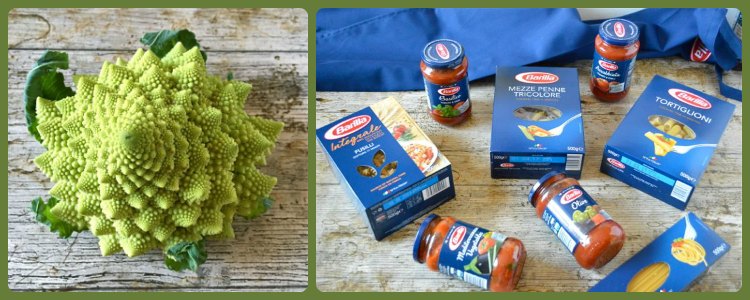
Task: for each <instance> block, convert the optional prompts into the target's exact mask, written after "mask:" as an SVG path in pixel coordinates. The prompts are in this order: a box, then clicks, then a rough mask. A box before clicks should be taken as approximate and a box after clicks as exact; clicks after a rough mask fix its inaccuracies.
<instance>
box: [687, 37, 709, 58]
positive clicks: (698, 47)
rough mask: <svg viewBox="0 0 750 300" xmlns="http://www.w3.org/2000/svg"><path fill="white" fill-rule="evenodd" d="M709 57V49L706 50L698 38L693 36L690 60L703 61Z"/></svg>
mask: <svg viewBox="0 0 750 300" xmlns="http://www.w3.org/2000/svg"><path fill="white" fill-rule="evenodd" d="M709 57H711V50H708V48H707V47H706V45H704V44H703V42H702V41H701V39H700V38H695V41H693V48H692V49H691V50H690V60H692V61H696V62H705V61H707V60H708V58H709Z"/></svg>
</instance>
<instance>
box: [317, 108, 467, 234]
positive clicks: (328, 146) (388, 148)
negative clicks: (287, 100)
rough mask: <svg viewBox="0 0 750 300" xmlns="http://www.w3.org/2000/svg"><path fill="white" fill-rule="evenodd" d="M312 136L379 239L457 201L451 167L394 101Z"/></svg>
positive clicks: (323, 129) (338, 121)
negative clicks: (437, 208)
mask: <svg viewBox="0 0 750 300" xmlns="http://www.w3.org/2000/svg"><path fill="white" fill-rule="evenodd" d="M316 135H317V140H318V144H319V145H320V147H321V148H322V149H323V152H324V153H325V154H326V157H327V158H328V161H329V162H330V164H331V168H332V169H333V171H334V172H335V173H336V176H337V177H338V178H339V180H340V181H341V184H342V185H343V186H344V188H345V189H346V191H347V193H348V194H349V196H350V197H351V199H352V200H353V202H354V205H355V206H356V207H357V209H358V210H359V212H360V213H361V214H362V215H363V217H364V218H365V220H366V222H367V224H369V227H370V229H371V231H372V233H373V234H374V235H375V238H376V239H377V240H381V239H383V238H385V237H386V236H388V235H390V234H391V233H393V232H395V231H396V230H398V229H399V228H401V227H404V226H405V225H406V224H409V223H410V222H412V221H413V220H415V219H417V218H419V217H420V216H422V215H424V214H425V213H427V212H429V211H431V210H432V209H434V208H435V207H437V206H439V205H440V204H442V203H444V202H445V201H448V200H450V199H453V198H454V197H455V196H456V192H455V190H454V186H453V173H452V172H451V164H450V162H449V161H448V159H446V158H445V156H443V154H442V153H440V151H439V150H438V149H437V147H436V146H435V144H433V143H432V141H430V139H429V138H428V137H427V135H426V134H425V133H424V132H423V131H422V130H421V129H420V128H419V127H418V126H417V124H416V123H415V122H414V120H413V119H412V118H411V117H410V116H409V114H408V113H407V112H406V111H405V110H404V109H403V107H402V106H401V105H400V104H399V103H398V101H396V100H395V99H394V98H387V99H385V100H383V101H380V102H378V103H376V104H373V105H371V106H369V107H366V108H364V109H362V110H360V111H358V112H355V113H353V114H351V115H349V116H346V117H344V118H342V119H340V120H337V121H335V122H333V123H331V124H328V125H325V126H323V127H321V128H319V129H318V130H317V131H316Z"/></svg>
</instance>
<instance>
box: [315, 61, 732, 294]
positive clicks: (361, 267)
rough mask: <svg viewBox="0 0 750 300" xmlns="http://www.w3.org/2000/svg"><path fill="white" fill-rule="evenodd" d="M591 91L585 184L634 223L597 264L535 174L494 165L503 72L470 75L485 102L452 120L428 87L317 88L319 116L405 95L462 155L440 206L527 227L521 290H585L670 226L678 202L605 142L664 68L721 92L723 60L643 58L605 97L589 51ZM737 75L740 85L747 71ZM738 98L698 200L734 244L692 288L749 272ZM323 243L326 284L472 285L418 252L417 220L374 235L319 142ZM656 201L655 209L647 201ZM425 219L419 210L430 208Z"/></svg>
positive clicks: (506, 226)
mask: <svg viewBox="0 0 750 300" xmlns="http://www.w3.org/2000/svg"><path fill="white" fill-rule="evenodd" d="M571 66H574V67H578V69H579V76H580V77H581V81H580V82H582V84H581V86H580V88H581V95H582V101H583V111H584V126H585V133H586V147H587V152H586V153H587V154H586V161H585V163H584V175H583V179H582V180H581V184H582V185H583V186H584V188H586V190H587V191H588V192H589V193H590V194H591V195H592V196H593V197H594V198H595V199H597V200H598V201H599V202H600V203H601V204H602V205H603V206H604V207H605V208H606V210H607V211H608V212H609V213H610V214H611V215H612V216H613V218H615V219H616V220H617V221H618V222H619V223H620V224H621V225H622V226H623V228H625V231H626V233H627V235H628V242H627V243H626V244H625V248H624V249H623V250H622V252H621V253H620V254H619V255H618V256H617V257H616V258H615V259H614V260H613V261H612V262H611V263H609V264H608V265H607V266H605V267H604V268H602V269H601V270H593V271H587V270H583V269H581V268H580V267H578V265H577V264H576V262H575V260H574V259H573V258H572V257H571V256H570V254H569V253H568V252H567V251H566V250H564V249H563V248H562V246H560V245H559V242H558V241H556V239H555V238H554V237H553V236H552V234H551V233H550V232H549V230H548V229H547V228H546V227H545V225H544V223H543V222H542V221H540V220H538V218H536V216H535V215H534V213H533V210H532V209H531V207H530V205H529V204H528V203H527V200H526V199H527V196H528V191H529V189H530V187H531V185H532V184H533V183H534V182H535V181H534V180H511V179H507V180H495V179H491V178H490V176H489V166H488V155H489V131H490V127H491V124H490V123H491V114H492V109H491V107H492V99H493V93H494V87H493V81H492V80H482V81H480V82H476V83H472V90H471V92H472V100H473V102H472V103H473V104H474V105H475V107H474V110H473V114H474V115H473V116H472V119H471V120H470V121H469V122H468V123H466V124H464V125H461V126H458V127H455V128H448V127H444V126H441V125H439V124H437V123H435V122H434V121H432V120H431V119H430V117H429V116H428V115H427V114H426V113H425V111H424V109H423V108H424V103H425V101H426V96H425V95H424V92H423V91H409V92H389V93H354V92H351V93H349V92H347V93H331V92H318V93H317V95H316V98H317V101H316V107H317V113H316V127H320V126H323V125H325V124H327V123H329V122H332V121H334V120H336V119H338V118H341V117H343V116H345V115H347V114H349V113H351V112H354V111H356V110H359V109H361V108H362V107H364V106H366V105H367V104H368V103H374V102H376V101H377V100H380V99H382V98H385V97H387V96H395V97H397V98H399V99H400V102H401V104H402V105H403V106H404V107H405V108H406V110H407V111H409V112H410V114H411V115H412V117H414V118H415V119H416V122H417V123H418V124H419V125H420V126H421V127H422V129H423V130H424V131H425V132H426V133H427V135H429V136H430V138H431V139H432V140H433V142H435V143H436V144H437V146H438V149H440V151H442V152H443V153H444V154H445V155H446V157H447V158H448V159H449V160H450V161H451V163H452V164H453V170H454V179H455V183H456V192H457V196H456V199H454V200H451V201H450V202H448V203H446V204H444V205H443V206H441V207H440V208H438V209H436V210H435V213H437V214H440V215H450V216H454V217H457V218H460V219H463V220H465V221H467V222H469V223H474V224H477V225H480V226H483V227H486V228H491V229H497V230H500V231H502V232H505V233H508V234H510V235H514V236H518V237H521V239H522V240H523V242H524V243H525V244H526V248H527V250H528V256H529V260H528V261H527V264H526V266H525V268H524V273H523V275H522V279H521V282H520V283H519V286H518V290H519V291H585V290H587V289H588V288H589V287H591V286H593V285H594V284H596V283H597V282H598V281H599V280H600V279H601V278H603V277H604V276H605V275H606V274H608V273H609V272H611V271H612V270H614V268H616V267H617V266H619V265H620V264H622V263H623V262H624V261H625V260H627V259H628V258H629V257H631V256H632V255H633V254H635V253H636V252H637V251H638V250H640V249H641V248H643V247H644V246H645V245H647V244H648V243H649V242H650V241H651V240H653V239H654V238H655V237H657V236H658V235H659V234H661V233H662V232H663V231H664V230H665V229H666V228H668V227H669V226H671V225H672V224H673V223H674V222H675V221H676V220H677V219H678V218H679V216H680V213H681V212H680V211H678V210H676V209H674V208H672V207H671V206H668V205H666V204H664V203H663V202H661V201H658V200H656V199H654V198H652V197H650V196H648V195H646V194H645V193H642V192H640V191H637V190H635V189H633V188H631V187H628V186H626V185H625V184H623V183H621V182H619V181H617V180H614V179H612V178H611V177H609V176H606V175H604V174H602V173H600V172H599V164H600V162H601V157H602V153H601V152H602V149H603V145H604V143H605V142H606V140H607V139H608V138H609V136H610V135H611V134H612V132H613V131H614V130H615V128H616V127H617V125H618V124H619V122H620V121H621V120H622V118H623V116H624V114H626V113H627V111H628V110H629V109H630V107H631V106H632V104H633V102H634V101H635V99H636V98H637V96H638V95H640V93H641V92H642V91H643V89H644V88H645V85H646V84H647V83H648V81H649V80H650V79H651V76H653V75H654V74H657V73H659V74H662V75H664V76H666V77H669V78H673V79H676V80H678V81H681V82H683V83H686V84H688V85H690V86H693V87H695V88H698V89H699V90H703V91H706V92H707V93H709V94H713V95H718V94H719V93H718V86H717V84H716V81H715V75H714V73H713V68H712V67H710V66H708V65H701V64H695V63H689V62H685V61H683V60H681V59H677V58H675V59H655V60H642V61H639V62H638V67H637V69H636V77H635V79H634V85H633V90H632V91H631V95H630V96H628V97H627V98H626V99H624V100H623V101H621V102H619V103H614V104H611V103H601V102H598V101H597V100H595V99H594V98H593V97H592V96H591V94H590V92H589V90H588V86H586V84H585V82H587V81H586V80H587V78H588V68H589V67H590V61H580V62H576V63H574V64H571ZM727 80H728V82H729V83H730V84H732V85H734V86H740V85H741V82H742V81H741V80H742V79H741V75H740V72H730V73H729V74H727ZM730 102H732V103H733V104H735V105H737V108H736V110H735V113H734V117H733V119H732V121H731V123H730V124H729V128H728V129H727V131H726V132H725V133H724V136H723V138H722V140H721V143H720V145H719V147H718V148H717V151H716V153H715V154H714V157H713V159H712V160H711V162H710V164H709V166H708V169H707V171H706V173H705V174H704V175H703V178H702V180H701V182H700V184H699V185H698V187H697V188H696V192H695V194H694V196H693V198H692V200H691V202H690V205H689V206H688V210H690V211H694V212H695V213H696V214H698V215H699V216H700V217H701V218H702V219H703V220H704V221H706V223H707V224H708V225H709V226H711V227H713V228H714V229H715V230H716V231H717V232H718V233H719V234H720V235H721V236H722V237H723V238H725V239H726V240H727V241H728V242H729V243H730V244H731V245H732V247H733V249H732V250H731V251H730V252H729V253H728V254H727V256H726V257H724V258H723V259H722V260H721V261H720V262H719V263H718V264H717V265H715V266H714V267H713V268H712V269H711V270H710V271H709V274H707V275H706V276H705V277H704V278H702V279H700V280H699V281H698V282H697V284H696V285H695V286H694V287H692V288H691V290H692V291H736V290H738V289H739V288H740V286H741V280H742V270H741V267H740V266H741V262H742V229H741V226H742V216H741V210H740V209H739V207H741V201H742V200H741V193H742V182H741V178H742V170H741V166H742V135H741V133H742V104H741V103H740V102H737V101H730ZM316 184H317V185H316V186H317V188H316V207H317V209H316V211H317V212H316V215H317V219H316V245H317V247H316V251H317V257H316V258H317V259H316V260H317V285H318V288H319V289H320V290H323V291H332V290H346V291H467V290H475V289H474V288H472V287H471V286H470V285H468V284H465V283H463V282H460V281H458V280H451V279H448V278H447V277H445V276H444V275H442V274H438V273H434V272H430V271H429V270H427V268H426V267H424V266H422V265H419V264H417V263H415V262H413V261H412V258H411V249H412V245H413V238H414V234H415V233H416V230H417V228H418V227H417V225H418V224H411V225H408V226H407V227H405V228H404V229H402V230H400V231H399V232H397V233H395V234H394V235H392V236H390V237H388V238H386V239H385V240H383V241H381V242H377V241H375V240H374V239H373V238H372V237H371V236H370V234H369V231H368V229H367V227H366V225H365V223H364V221H363V220H361V218H360V216H359V214H358V213H357V212H356V210H355V208H354V206H353V205H352V204H351V203H350V201H351V200H350V199H349V197H348V196H347V195H346V194H345V193H344V190H343V188H341V186H340V185H339V181H338V180H337V179H336V178H335V177H334V176H333V173H332V171H331V169H330V165H329V164H328V162H327V161H326V159H325V156H324V155H323V154H322V153H321V151H320V148H319V147H318V148H317V151H316ZM644 207H647V209H644ZM420 222H421V220H420Z"/></svg>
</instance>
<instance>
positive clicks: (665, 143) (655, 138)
mask: <svg viewBox="0 0 750 300" xmlns="http://www.w3.org/2000/svg"><path fill="white" fill-rule="evenodd" d="M645 136H646V138H648V139H649V140H651V141H652V142H654V154H655V155H658V156H665V155H667V153H669V152H672V149H674V145H676V144H677V141H675V140H674V139H671V138H668V137H666V136H664V135H663V134H661V133H653V132H651V131H649V132H646V134H645Z"/></svg>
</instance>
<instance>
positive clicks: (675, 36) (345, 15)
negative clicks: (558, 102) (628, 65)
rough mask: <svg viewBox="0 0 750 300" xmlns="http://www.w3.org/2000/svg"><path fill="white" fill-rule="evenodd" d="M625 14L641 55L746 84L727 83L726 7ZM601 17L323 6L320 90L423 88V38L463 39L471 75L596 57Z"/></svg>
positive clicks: (734, 59) (730, 39)
mask: <svg viewBox="0 0 750 300" xmlns="http://www.w3.org/2000/svg"><path fill="white" fill-rule="evenodd" d="M624 18H626V19H628V20H630V21H633V22H634V23H636V24H637V25H638V27H639V28H640V31H641V36H640V42H641V48H640V52H639V54H638V58H639V59H641V58H653V57H664V56H675V55H679V56H682V57H683V58H685V59H691V60H693V61H698V62H705V63H711V64H714V65H715V66H716V70H717V76H718V78H719V83H720V85H721V86H720V90H721V93H722V94H723V95H724V96H727V97H729V98H734V99H737V100H740V99H741V97H742V95H741V91H740V90H737V89H734V88H732V87H729V86H727V85H725V84H723V83H722V81H721V74H722V72H723V71H724V70H730V69H732V68H735V67H736V66H737V65H738V63H739V62H740V61H741V59H742V41H741V39H740V38H739V37H738V36H737V35H736V34H735V32H734V31H733V28H732V27H731V26H730V24H729V23H728V22H727V19H726V9H645V10H641V11H638V12H635V13H632V14H629V15H626V16H624ZM599 23H600V21H593V22H584V21H582V20H581V17H580V15H579V13H578V11H577V10H576V9H572V8H556V9H535V8H527V9H324V10H321V11H320V12H319V13H318V15H317V28H316V47H317V51H316V59H317V62H316V66H317V90H319V91H396V90H417V89H422V88H423V82H422V76H421V74H420V72H419V60H420V53H421V50H422V48H423V47H424V45H425V44H427V43H428V42H429V41H432V40H435V39H438V38H451V39H455V40H457V41H459V42H460V43H462V44H463V45H464V47H465V49H466V54H467V56H468V57H469V59H470V60H471V63H470V64H469V65H470V67H469V76H470V77H469V79H470V80H474V79H478V78H482V77H486V76H491V75H494V70H495V66H521V65H528V64H534V63H540V62H553V63H568V62H571V61H574V60H577V59H591V57H592V55H593V51H594V37H595V36H596V34H597V33H598V25H599Z"/></svg>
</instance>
